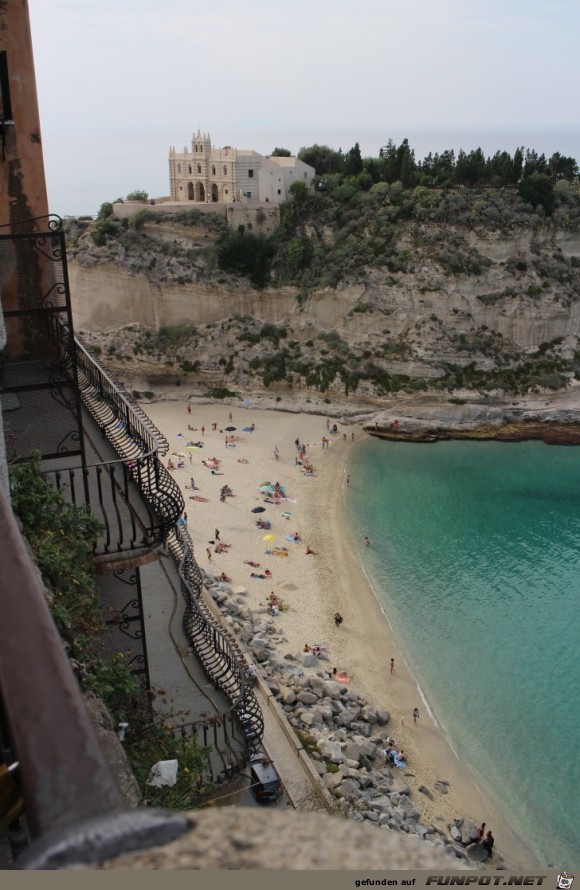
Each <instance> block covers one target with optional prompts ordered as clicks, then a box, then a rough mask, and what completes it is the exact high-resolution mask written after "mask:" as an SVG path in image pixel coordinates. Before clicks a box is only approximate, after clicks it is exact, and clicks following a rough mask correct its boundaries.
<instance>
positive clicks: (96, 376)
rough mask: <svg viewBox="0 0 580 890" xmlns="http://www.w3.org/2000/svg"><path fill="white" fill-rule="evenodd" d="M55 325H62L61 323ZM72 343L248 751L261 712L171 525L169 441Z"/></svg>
mask: <svg viewBox="0 0 580 890" xmlns="http://www.w3.org/2000/svg"><path fill="white" fill-rule="evenodd" d="M59 327H60V328H62V327H63V325H62V323H60V324H59ZM64 333H65V334H66V333H67V332H64ZM75 342H76V345H77V374H78V379H79V386H80V389H81V395H82V399H83V402H84V404H85V405H86V407H87V409H88V410H89V412H90V413H91V416H92V417H93V419H94V420H95V422H96V423H97V424H98V426H99V427H100V428H101V429H103V431H104V432H105V435H106V436H107V438H108V440H109V442H110V443H111V445H112V446H113V447H114V448H115V450H116V451H117V453H118V454H120V455H121V456H123V457H125V458H127V460H125V461H124V462H121V464H122V467H123V469H122V470H121V471H120V472H121V473H122V482H123V485H122V486H121V490H123V491H124V490H127V495H126V497H127V503H128V502H129V491H128V489H127V487H126V481H125V479H126V476H127V475H130V477H131V479H132V480H133V481H134V482H135V483H136V484H137V487H138V488H139V491H140V493H141V495H142V496H143V498H144V500H145V502H146V503H147V505H148V508H149V510H150V511H151V515H152V516H156V515H158V516H160V517H161V522H160V524H159V526H158V527H151V528H150V529H149V533H150V534H151V535H152V536H154V535H155V534H156V533H157V532H158V533H159V534H160V536H161V539H162V540H165V541H166V543H167V545H168V547H169V549H170V550H171V552H172V553H173V556H174V557H175V559H176V561H177V562H178V564H179V575H180V579H181V592H182V595H183V597H184V600H185V614H184V619H183V623H184V629H185V633H186V636H187V638H188V639H189V640H190V641H191V643H192V645H193V647H194V649H195V651H196V653H197V655H198V657H199V659H200V661H201V662H202V664H203V666H204V668H205V670H206V672H207V674H208V675H209V677H210V678H211V680H212V681H213V682H214V683H215V684H216V685H217V686H218V687H219V688H220V689H221V690H222V691H223V692H224V693H225V695H226V696H227V698H228V699H229V701H230V702H231V703H232V708H233V710H234V712H235V714H236V716H237V719H238V723H239V725H240V727H241V730H242V732H243V735H244V737H245V739H246V743H247V745H248V748H249V750H250V751H251V752H253V751H255V750H256V749H257V748H258V747H259V745H260V743H261V740H262V737H263V734H264V720H263V716H262V711H261V708H260V705H259V704H258V701H257V699H256V696H255V694H254V690H253V688H252V683H251V682H249V681H248V678H247V675H246V669H245V659H244V656H243V654H242V652H241V650H240V648H239V646H238V644H237V642H236V641H235V640H234V639H233V637H230V636H229V635H228V634H226V632H225V631H224V630H222V629H221V628H220V627H219V626H218V624H217V622H216V621H215V619H214V617H213V615H212V614H211V612H210V611H209V609H208V608H207V606H206V605H205V603H204V602H203V600H202V599H201V590H202V587H203V576H202V573H201V569H200V568H199V566H198V564H197V562H196V560H195V556H194V550H193V543H192V541H191V538H190V537H189V534H188V533H187V532H186V531H182V530H181V529H180V528H179V527H178V526H177V520H178V518H179V517H180V516H181V514H182V512H183V509H184V506H185V504H184V501H183V496H182V494H181V491H180V489H179V487H178V485H177V483H176V482H175V480H174V479H173V477H172V476H171V475H170V474H169V472H168V471H167V470H166V468H165V467H164V466H163V464H162V463H161V461H160V460H159V459H158V457H157V455H158V453H162V454H165V453H167V450H168V449H169V445H168V443H167V440H165V439H164V438H163V437H162V436H161V434H160V433H159V432H158V430H157V429H156V428H155V427H154V425H153V424H152V422H151V421H150V420H149V418H148V417H147V416H146V415H144V413H143V412H142V411H141V409H140V408H139V406H135V405H134V403H133V402H132V400H131V399H130V398H129V397H128V395H127V394H126V392H125V391H124V389H123V388H122V386H121V384H120V383H119V382H118V381H116V380H115V379H114V378H113V376H112V375H111V374H110V373H109V372H105V371H104V370H103V369H102V368H101V367H100V365H99V364H98V362H97V361H96V359H95V358H94V356H93V355H92V354H91V352H90V350H89V349H88V348H87V347H86V346H84V345H83V344H82V343H81V342H80V341H79V339H78V337H75ZM143 417H144V418H145V422H143V419H142V418H143ZM147 446H150V450H149V451H148V452H147V453H143V450H144V449H145V448H147ZM162 449H163V450H162ZM87 469H88V470H90V469H91V468H87Z"/></svg>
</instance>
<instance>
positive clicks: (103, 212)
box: [97, 201, 113, 219]
mask: <svg viewBox="0 0 580 890" xmlns="http://www.w3.org/2000/svg"><path fill="white" fill-rule="evenodd" d="M112 215H113V205H112V204H111V202H110V201H105V202H104V203H103V204H101V206H100V207H99V212H98V213H97V219H108V218H109V217H110V216H112Z"/></svg>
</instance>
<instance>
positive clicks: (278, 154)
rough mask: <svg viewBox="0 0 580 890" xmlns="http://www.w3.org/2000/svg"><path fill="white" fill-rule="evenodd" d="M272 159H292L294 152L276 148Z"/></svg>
mask: <svg viewBox="0 0 580 890" xmlns="http://www.w3.org/2000/svg"><path fill="white" fill-rule="evenodd" d="M270 157H272V158H291V157H292V152H291V151H290V149H289V148H275V149H274V151H273V152H272V154H271V155H270Z"/></svg>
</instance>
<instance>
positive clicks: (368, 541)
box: [365, 535, 371, 547]
mask: <svg viewBox="0 0 580 890" xmlns="http://www.w3.org/2000/svg"><path fill="white" fill-rule="evenodd" d="M370 546H371V542H370V539H369V538H367V537H366V535H365V547H370Z"/></svg>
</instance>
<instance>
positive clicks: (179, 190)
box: [169, 130, 315, 204]
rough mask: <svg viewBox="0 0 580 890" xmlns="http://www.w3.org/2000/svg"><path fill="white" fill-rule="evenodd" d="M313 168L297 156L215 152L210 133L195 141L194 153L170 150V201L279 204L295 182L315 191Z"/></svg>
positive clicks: (234, 150)
mask: <svg viewBox="0 0 580 890" xmlns="http://www.w3.org/2000/svg"><path fill="white" fill-rule="evenodd" d="M314 174H315V171H314V167H310V166H309V165H308V164H305V163H304V162H303V161H300V160H298V158H295V157H271V156H270V157H265V156H264V155H261V154H258V152H257V151H249V150H247V149H238V148H232V147H231V146H230V145H226V146H224V148H214V147H213V146H212V144H211V138H210V135H209V133H200V132H199V130H198V131H197V134H196V135H195V136H194V137H193V139H192V141H191V150H189V149H188V148H187V147H186V148H184V149H183V151H182V152H176V151H175V148H171V149H170V150H169V184H170V190H171V198H170V200H171V201H172V202H173V201H176V202H186V203H197V204H213V203H220V204H230V203H234V202H240V203H246V204H267V203H271V204H281V203H282V201H285V200H286V198H287V197H288V190H289V188H290V186H291V185H292V183H293V182H303V183H304V184H305V185H306V186H308V188H310V187H311V184H312V180H313V178H314Z"/></svg>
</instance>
